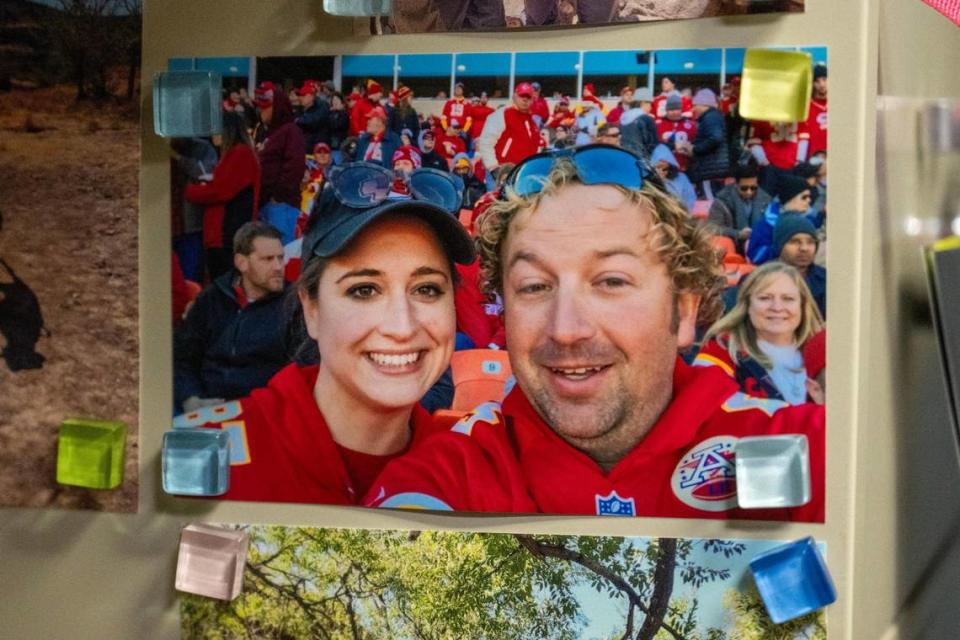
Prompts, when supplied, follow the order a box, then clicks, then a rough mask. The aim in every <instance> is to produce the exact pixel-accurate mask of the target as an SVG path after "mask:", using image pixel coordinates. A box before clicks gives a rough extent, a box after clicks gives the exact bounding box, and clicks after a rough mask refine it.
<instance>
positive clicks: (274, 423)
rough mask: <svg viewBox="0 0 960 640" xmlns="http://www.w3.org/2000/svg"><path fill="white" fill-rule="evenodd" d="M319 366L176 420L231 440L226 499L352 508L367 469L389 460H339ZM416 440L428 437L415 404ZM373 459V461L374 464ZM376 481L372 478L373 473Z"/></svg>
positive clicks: (283, 373) (291, 371) (427, 420)
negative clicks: (319, 398)
mask: <svg viewBox="0 0 960 640" xmlns="http://www.w3.org/2000/svg"><path fill="white" fill-rule="evenodd" d="M319 372H320V367H318V366H313V367H304V368H298V367H297V366H296V365H293V364H291V365H288V366H287V367H284V368H283V369H281V370H280V372H279V373H277V375H275V376H274V377H273V378H272V379H271V380H270V384H269V385H267V386H266V387H264V388H262V389H256V390H254V391H253V393H251V394H250V395H249V396H248V397H246V398H243V399H241V400H235V401H233V402H228V403H226V404H222V405H218V406H215V407H205V408H203V409H200V410H198V411H193V412H191V413H185V414H183V415H180V416H177V417H176V418H174V428H181V427H202V426H207V427H212V428H220V429H225V430H227V431H228V432H229V433H230V489H229V490H228V491H227V493H226V494H225V495H223V496H222V498H223V499H225V500H251V501H269V502H305V503H311V504H341V505H344V504H346V505H351V504H357V502H358V501H359V499H360V497H362V496H363V494H364V489H365V487H364V486H362V483H364V482H368V481H369V479H370V476H371V472H370V470H369V467H370V466H377V465H379V466H380V467H382V466H383V465H385V464H386V463H387V462H389V461H390V460H391V459H393V458H395V457H397V456H398V455H400V454H399V453H397V454H393V455H389V456H365V457H364V458H363V460H362V461H361V462H359V463H358V462H357V461H358V460H359V458H358V457H357V456H354V455H347V456H344V455H343V452H342V450H341V449H340V447H339V445H337V443H336V442H334V440H333V436H331V434H330V430H329V429H328V428H327V423H326V421H325V420H324V418H323V415H322V414H321V413H320V409H319V408H318V407H317V402H316V400H314V398H313V386H314V384H315V383H316V381H317V374H318V373H319ZM411 423H412V425H413V439H414V441H418V440H419V439H420V438H422V437H425V436H426V435H427V434H428V433H429V432H430V431H431V427H432V419H431V417H430V415H429V414H428V413H427V412H426V411H425V410H424V409H423V408H422V407H421V406H420V405H416V406H415V407H414V409H413V415H412V416H411ZM370 458H378V459H379V460H377V461H376V465H373V463H371V461H370V460H369V459H370ZM372 475H375V472H374V473H373V474H372Z"/></svg>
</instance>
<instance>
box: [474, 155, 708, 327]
mask: <svg viewBox="0 0 960 640" xmlns="http://www.w3.org/2000/svg"><path fill="white" fill-rule="evenodd" d="M572 184H582V181H581V180H580V176H579V175H578V174H577V169H576V166H575V165H574V164H573V162H571V161H570V160H569V159H567V158H560V159H558V160H557V161H556V162H555V163H554V165H553V168H552V169H551V170H550V174H549V175H548V176H547V177H546V179H545V180H544V184H543V189H542V190H541V191H540V192H539V193H537V194H536V195H534V196H531V197H521V196H519V195H517V194H516V193H515V192H514V191H513V190H512V189H511V188H509V187H507V188H506V199H503V200H497V201H496V202H495V203H494V204H492V205H491V206H490V208H489V209H487V210H486V211H485V212H484V213H483V215H481V216H480V218H479V220H478V221H477V227H478V231H477V238H476V241H477V249H478V251H479V253H480V266H481V272H482V288H483V290H484V292H485V293H487V294H502V293H503V276H504V273H503V263H502V258H503V248H504V245H505V243H506V240H507V235H508V233H509V230H510V223H511V222H512V221H513V219H514V218H515V217H516V215H517V214H518V213H520V212H521V211H524V210H527V209H533V210H536V209H537V207H539V206H540V203H541V202H542V201H543V199H544V198H548V197H551V196H554V195H556V194H557V193H558V192H559V191H560V190H562V189H563V188H564V187H566V186H568V185H572ZM611 186H614V187H615V188H617V189H618V190H619V191H621V192H622V193H623V194H624V195H626V196H627V198H628V199H629V201H630V202H631V203H633V204H636V205H637V206H638V207H640V208H644V209H646V210H647V211H649V212H650V213H651V215H652V216H653V225H652V227H651V228H650V232H649V233H648V234H647V236H646V237H647V240H648V242H649V247H650V248H651V249H652V250H653V251H655V252H656V253H657V255H658V256H659V257H660V260H662V261H663V263H664V264H665V265H666V266H667V273H668V274H669V275H670V278H671V280H672V281H673V290H674V293H675V294H679V293H693V294H695V295H698V296H700V308H699V311H698V314H697V324H698V326H702V327H707V326H710V325H711V324H712V323H713V322H714V321H715V320H716V319H717V318H718V317H720V314H721V313H722V312H723V302H722V300H721V299H720V294H721V292H722V291H723V288H724V286H725V285H726V279H725V277H724V276H723V273H722V270H721V267H720V263H719V255H718V253H717V250H716V249H715V248H714V246H713V245H712V244H711V243H710V234H709V233H708V231H707V230H706V228H705V227H703V226H701V225H697V224H695V222H694V221H693V220H692V219H691V218H690V215H689V214H688V213H687V210H686V209H685V208H684V206H683V205H682V204H681V203H680V201H679V200H677V199H676V198H674V197H673V196H672V195H670V194H668V193H667V192H665V191H663V190H662V189H661V188H659V187H657V186H654V185H651V184H644V185H643V187H642V188H641V189H639V190H636V189H627V188H625V187H620V186H617V185H611Z"/></svg>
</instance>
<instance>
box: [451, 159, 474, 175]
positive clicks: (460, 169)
mask: <svg viewBox="0 0 960 640" xmlns="http://www.w3.org/2000/svg"><path fill="white" fill-rule="evenodd" d="M453 172H454V173H455V174H457V175H458V176H465V175H467V174H468V173H470V165H469V164H464V163H463V162H458V163H457V165H456V166H455V167H454V168H453Z"/></svg>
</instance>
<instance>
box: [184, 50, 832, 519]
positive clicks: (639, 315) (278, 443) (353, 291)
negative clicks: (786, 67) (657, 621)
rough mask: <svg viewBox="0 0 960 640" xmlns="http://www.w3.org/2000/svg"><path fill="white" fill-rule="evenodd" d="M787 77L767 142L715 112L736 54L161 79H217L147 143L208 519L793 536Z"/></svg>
mask: <svg viewBox="0 0 960 640" xmlns="http://www.w3.org/2000/svg"><path fill="white" fill-rule="evenodd" d="M803 53H806V54H807V55H808V60H809V61H808V62H807V61H804V65H806V64H809V65H810V67H811V68H810V69H805V71H809V72H810V73H811V74H812V76H813V78H814V80H813V83H812V87H813V88H812V90H811V94H810V96H809V98H807V97H805V94H803V93H798V94H797V95H798V96H799V97H800V98H801V99H802V100H803V101H804V102H806V101H807V100H809V116H808V117H807V118H805V119H804V120H803V121H799V122H790V123H780V122H778V123H771V122H767V121H750V120H747V119H745V118H744V117H742V116H741V115H740V111H739V104H740V102H739V99H740V90H741V75H742V73H743V71H744V68H743V67H744V56H745V50H744V49H708V50H702V49H695V50H692V49H687V50H665V51H656V52H650V51H557V52H524V51H520V52H515V55H512V54H511V53H510V52H507V53H450V54H422V55H420V54H399V53H398V54H395V55H343V56H337V57H333V56H331V57H325V58H259V59H244V58H230V59H199V58H198V59H176V60H171V61H170V68H171V69H173V70H175V69H216V70H219V71H220V72H221V73H222V75H223V78H224V80H223V83H224V87H223V109H224V127H223V132H222V134H221V135H217V136H214V137H213V138H212V139H205V138H193V139H181V140H172V141H171V142H170V148H171V151H170V153H171V176H172V184H173V188H174V193H173V203H174V210H173V216H172V224H173V227H174V229H175V230H176V232H175V234H174V246H173V256H174V266H175V269H174V282H173V287H174V289H173V291H174V296H173V299H174V312H173V331H174V341H173V343H174V354H173V356H174V373H175V377H174V399H175V403H176V404H175V407H174V412H175V414H176V418H175V419H174V428H176V429H183V428H203V427H207V428H210V427H212V428H222V429H224V430H226V431H227V432H228V433H229V434H230V453H229V455H230V460H231V464H230V471H229V474H230V478H229V488H228V489H227V490H226V492H225V493H224V494H222V495H221V496H220V497H222V498H224V499H231V500H250V501H271V502H300V503H312V504H342V505H360V506H370V507H379V508H410V509H430V510H439V511H464V512H485V513H554V514H573V515H603V516H610V515H618V516H660V517H682V518H722V519H763V520H789V521H803V522H822V521H823V519H824V491H825V487H824V454H825V452H824V446H825V444H824V442H825V423H824V420H825V418H824V416H825V414H824V403H825V402H826V381H825V373H824V372H825V362H826V358H825V343H826V333H825V327H826V324H825V322H826V296H825V292H826V268H825V266H824V265H825V260H826V184H827V181H826V176H827V171H826V169H827V163H826V158H827V143H826V127H827V119H826V109H827V51H826V49H825V48H809V49H806V50H804V51H803ZM801 58H803V56H801ZM804 60H807V59H804ZM794 75H796V74H794ZM791 77H792V76H791ZM806 86H807V85H803V87H804V89H803V90H804V91H806V88H805V87H806ZM757 436H764V437H768V438H766V439H765V440H762V441H761V442H760V443H754V445H753V446H754V447H755V448H758V449H756V450H755V452H754V453H751V458H750V462H751V463H752V467H751V468H753V469H754V471H755V473H754V474H753V475H752V476H751V475H749V473H748V472H746V471H745V472H744V473H747V475H746V476H744V477H743V478H741V481H745V482H747V484H748V485H749V486H746V487H745V488H746V489H752V490H753V491H752V492H751V496H753V495H755V493H756V491H755V490H757V489H766V490H769V491H773V492H774V493H775V492H776V491H782V494H777V495H765V496H763V497H761V498H759V499H756V500H755V499H754V498H751V497H747V495H746V494H744V493H743V492H742V491H738V478H737V472H736V464H735V457H734V451H735V449H736V447H737V445H738V442H740V441H741V440H742V439H745V438H754V437H757ZM773 436H776V437H773ZM769 437H773V438H769ZM771 456H772V458H771ZM778 456H779V457H778ZM764 461H766V462H764ZM765 464H766V466H764V465H765ZM764 468H765V469H767V470H768V471H769V470H772V469H776V468H782V469H788V468H789V469H792V470H795V472H793V471H792V472H791V474H792V475H790V476H789V478H784V479H783V480H782V482H780V481H778V482H771V481H770V477H769V476H763V478H765V479H763V480H761V479H760V478H761V475H762V473H763V471H762V469H764ZM757 474H761V475H757ZM771 487H774V488H776V487H779V489H776V491H775V490H774V489H771ZM741 488H743V487H741ZM761 493H763V491H761Z"/></svg>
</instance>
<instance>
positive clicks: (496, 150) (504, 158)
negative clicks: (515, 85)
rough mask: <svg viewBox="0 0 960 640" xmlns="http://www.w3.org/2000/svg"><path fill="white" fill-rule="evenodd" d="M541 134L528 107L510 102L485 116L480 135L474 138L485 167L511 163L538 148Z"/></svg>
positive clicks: (540, 143) (540, 142) (525, 156)
mask: <svg viewBox="0 0 960 640" xmlns="http://www.w3.org/2000/svg"><path fill="white" fill-rule="evenodd" d="M542 144H543V138H541V137H540V129H539V128H538V127H537V123H536V122H534V120H533V116H532V115H531V114H530V112H529V111H527V112H523V111H520V110H519V109H517V108H516V107H515V106H513V105H509V106H506V107H504V108H502V109H497V110H496V111H494V112H493V113H491V114H490V117H489V118H487V123H486V124H485V125H484V127H483V135H482V136H480V139H479V140H477V151H478V152H479V153H480V157H481V158H482V159H483V164H484V166H485V167H487V169H493V168H496V167H498V166H500V165H501V164H504V163H506V162H512V163H514V164H516V163H518V162H520V161H521V160H524V159H525V158H528V157H529V156H532V155H533V154H535V153H537V152H538V151H539V150H540V146H541V145H542Z"/></svg>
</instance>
